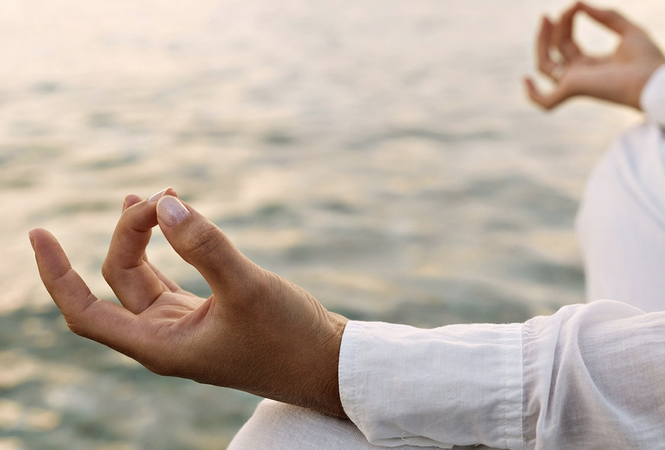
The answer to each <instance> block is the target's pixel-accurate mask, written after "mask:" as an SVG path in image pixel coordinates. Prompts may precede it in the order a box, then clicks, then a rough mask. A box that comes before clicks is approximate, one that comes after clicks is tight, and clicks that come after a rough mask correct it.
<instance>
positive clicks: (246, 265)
mask: <svg viewBox="0 0 665 450" xmlns="http://www.w3.org/2000/svg"><path fill="white" fill-rule="evenodd" d="M155 226H159V227H160V228H161V229H162V231H163V233H164V236H165V237H166V239H167V240H168V241H169V243H170V244H171V245H172V246H173V248H174V249H175V250H176V252H178V253H179V254H180V256H181V257H182V258H183V259H184V260H185V261H187V262H188V263H190V264H192V265H193V266H194V267H196V268H197V269H198V270H199V271H200V272H201V274H202V275H203V277H204V278H205V280H206V281H207V282H208V284H209V285H210V287H211V289H212V292H213V295H212V296H211V297H210V298H208V299H203V298H199V297H197V296H195V295H193V294H191V293H189V292H186V291H184V290H183V289H181V288H180V287H179V286H178V285H177V284H176V283H174V282H173V281H171V280H170V279H169V278H167V277H166V276H164V275H163V274H162V273H161V272H160V271H159V270H158V269H157V268H156V267H155V266H154V265H153V264H152V263H150V262H149V261H148V259H147V258H146V255H145V249H146V246H147V244H148V242H149V240H150V235H151V229H152V228H153V227H155ZM30 238H31V242H32V245H33V248H34V250H35V255H36V259H37V264H38V267H39V273H40V276H41V278H42V281H43V282H44V285H45V286H46V288H47V290H48V291H49V293H50V294H51V296H52V297H53V300H54V301H55V303H56V304H57V306H58V308H60V310H61V312H62V314H63V316H64V317H65V319H66V321H67V324H68V325H69V327H70V329H71V330H72V331H74V332H75V333H77V334H79V335H81V336H84V337H87V338H90V339H93V340H95V341H97V342H100V343H102V344H105V345H107V346H109V347H111V348H113V349H115V350H117V351H119V352H122V353H124V354H126V355H128V356H130V357H132V358H134V359H135V360H137V361H138V362H140V363H141V364H143V365H144V366H145V367H147V368H148V369H150V370H152V371H153V372H155V373H158V374H162V375H172V376H179V377H184V378H190V379H193V380H196V381H199V382H202V383H208V384H214V385H218V386H225V387H231V388H236V389H241V390H244V391H247V392H251V393H254V394H257V395H261V396H264V397H268V398H273V399H276V400H280V401H284V402H288V403H292V404H296V405H300V406H306V407H309V408H313V409H316V410H319V411H322V412H325V413H329V414H333V415H338V416H344V411H343V409H342V406H341V402H340V399H339V393H338V383H337V365H338V358H339V346H340V343H341V336H342V332H343V329H344V326H345V324H346V319H345V318H343V317H341V316H339V315H336V314H333V313H330V312H328V311H327V310H326V309H325V308H324V307H323V306H322V305H321V304H320V303H319V302H318V301H317V300H316V299H315V298H314V297H312V296H311V295H309V294H308V293H307V292H305V291H304V290H303V289H301V288H299V287H298V286H295V285H293V284H291V283H289V282H288V281H286V280H284V279H282V278H280V277H278V276H277V275H275V274H273V273H271V272H268V271H266V270H264V269H262V268H260V267H258V266H257V265H256V264H254V263H252V262H251V261H249V260H248V259H247V258H245V257H244V256H243V255H242V254H241V253H240V252H239V251H238V250H237V249H236V248H235V247H234V246H233V244H232V243H231V242H230V241H229V240H228V238H227V237H226V236H225V235H224V233H223V232H222V231H221V230H220V229H219V228H217V226H215V225H214V224H213V223H212V222H210V221H209V220H207V219H206V218H205V217H203V216H202V215H200V214H199V213H197V212H196V211H195V210H194V209H193V208H192V207H190V206H188V205H186V204H185V203H183V202H181V201H180V200H179V199H178V198H177V197H176V194H175V192H174V191H172V190H166V191H162V192H159V193H157V194H155V195H153V196H152V197H151V198H150V199H148V200H144V201H141V199H140V197H137V196H133V195H132V196H128V197H127V198H126V200H125V205H124V207H123V213H122V216H121V217H120V221H119V222H118V225H117V227H116V229H115V232H114V234H113V238H112V240H111V244H110V248H109V252H108V256H107V258H106V260H105V261H104V264H103V268H102V272H103V275H104V278H105V279H106V281H107V282H108V283H109V285H110V286H111V288H112V289H113V291H114V292H115V294H116V295H117V297H118V299H119V300H120V302H121V304H122V305H118V304H117V303H114V302H111V301H107V300H102V299H98V298H97V297H95V296H94V295H93V294H92V293H91V292H90V290H89V289H88V287H87V286H86V284H85V282H84V281H83V280H82V279H81V277H80V276H79V275H78V274H77V273H76V272H75V271H74V270H73V269H72V267H71V266H70V264H69V261H68V259H67V257H66V256H65V253H64V251H63V250H62V248H61V247H60V244H59V243H58V241H57V240H56V239H55V238H54V237H53V236H52V235H51V234H50V233H49V232H47V231H46V230H42V229H36V230H33V231H31V232H30Z"/></svg>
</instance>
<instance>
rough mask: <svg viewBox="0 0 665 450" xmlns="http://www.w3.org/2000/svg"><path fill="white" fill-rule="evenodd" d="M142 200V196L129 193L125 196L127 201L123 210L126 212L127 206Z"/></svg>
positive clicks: (123, 205)
mask: <svg viewBox="0 0 665 450" xmlns="http://www.w3.org/2000/svg"><path fill="white" fill-rule="evenodd" d="M141 201H142V199H141V197H140V196H138V195H135V194H129V195H127V196H126V197H125V201H124V203H123V204H122V211H123V212H125V210H126V209H127V208H130V207H132V206H134V205H136V204H137V203H140V202H141Z"/></svg>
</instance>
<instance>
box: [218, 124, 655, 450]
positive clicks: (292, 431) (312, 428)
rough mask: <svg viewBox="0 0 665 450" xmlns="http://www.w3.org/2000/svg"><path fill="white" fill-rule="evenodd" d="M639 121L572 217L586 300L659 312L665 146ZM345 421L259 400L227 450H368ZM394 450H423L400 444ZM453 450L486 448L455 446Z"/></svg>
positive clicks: (591, 183)
mask: <svg viewBox="0 0 665 450" xmlns="http://www.w3.org/2000/svg"><path fill="white" fill-rule="evenodd" d="M661 134H662V131H661V130H659V129H658V128H657V127H648V126H643V127H641V128H638V129H636V130H633V131H632V132H630V133H628V134H626V135H625V136H624V137H622V138H621V139H620V140H619V141H618V142H617V144H615V146H614V147H613V148H612V149H611V150H610V151H609V152H608V153H607V154H606V155H605V156H604V157H603V159H602V160H601V161H600V162H599V164H598V166H597V167H596V169H595V170H594V172H593V174H592V175H591V178H590V180H589V182H588V184H587V189H586V191H585V194H584V200H583V203H582V206H581V208H580V212H579V214H578V220H577V228H578V234H579V239H580V244H581V247H582V251H583V254H584V263H585V272H586V277H587V299H588V300H589V301H593V300H600V299H602V298H608V299H612V300H619V301H623V302H626V303H630V304H633V305H634V306H637V307H639V308H640V309H643V310H645V311H657V310H663V309H665V301H664V299H665V170H664V169H663V167H664V166H665V164H663V161H665V144H663V142H664V141H663V138H662V136H661ZM380 448H382V447H377V446H374V445H372V444H370V443H368V442H367V440H366V439H365V437H364V436H363V435H362V433H361V432H360V431H359V430H358V429H357V428H356V427H355V425H353V423H352V422H350V421H345V420H340V419H336V418H333V417H328V416H324V415H322V414H318V413H316V412H313V411H310V410H307V409H304V408H299V407H296V406H290V405H285V404H282V403H278V402H274V401H270V400H266V401H263V402H262V403H261V404H260V405H259V406H258V408H257V410H256V412H255V414H254V416H253V417H252V418H251V419H250V420H249V421H248V422H247V424H245V426H244V427H243V428H242V430H240V432H239V433H238V435H237V436H236V437H235V439H234V440H233V442H232V443H231V445H230V447H229V450H314V449H326V450H370V449H380ZM399 448H401V449H405V450H407V449H413V450H416V449H422V448H423V447H412V446H404V447H399ZM456 448H458V449H463V448H468V449H471V448H474V449H482V448H487V447H483V446H480V447H456Z"/></svg>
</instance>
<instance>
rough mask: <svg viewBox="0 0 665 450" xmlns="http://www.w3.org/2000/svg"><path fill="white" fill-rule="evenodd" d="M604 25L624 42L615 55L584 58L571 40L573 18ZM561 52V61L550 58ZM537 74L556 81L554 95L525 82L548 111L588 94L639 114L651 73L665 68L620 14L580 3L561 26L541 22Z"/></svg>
mask: <svg viewBox="0 0 665 450" xmlns="http://www.w3.org/2000/svg"><path fill="white" fill-rule="evenodd" d="M580 11H581V12H584V13H586V14H587V15H588V16H589V17H591V18H592V19H593V20H595V21H597V22H598V23H600V24H602V25H604V26H606V27H607V28H609V29H610V30H612V31H614V32H615V33H617V34H618V35H619V37H620V43H619V46H618V47H617V48H616V50H615V51H614V53H611V54H608V55H602V56H597V57H596V56H589V55H586V54H584V53H583V52H582V51H581V50H580V47H579V46H578V45H577V43H576V42H575V40H574V39H573V19H574V18H575V16H576V15H577V13H579V12H580ZM553 50H558V52H559V54H560V56H561V60H560V61H557V60H555V59H554V58H553V57H552V51H553ZM537 54H538V69H539V70H540V71H541V72H542V73H543V74H545V75H547V76H548V77H550V78H551V79H552V81H553V82H554V84H555V87H554V90H553V91H551V92H550V93H549V94H543V93H541V92H540V91H539V90H538V89H537V88H536V86H535V84H534V82H533V80H532V79H531V78H526V79H525V84H526V88H527V92H528V94H529V97H530V98H531V99H532V100H533V101H534V102H536V103H537V104H539V105H540V106H542V107H543V108H545V109H552V108H554V107H556V106H558V105H559V104H561V103H562V102H564V101H565V100H567V99H569V98H571V97H575V96H578V95H587V96H590V97H595V98H598V99H601V100H607V101H610V102H614V103H619V104H622V105H628V106H632V107H633V108H637V109H640V104H639V100H640V93H641V92H642V88H644V85H645V84H646V82H647V81H648V79H649V77H650V76H651V74H652V73H653V72H654V71H655V70H656V69H657V68H658V67H659V66H660V65H661V64H664V63H665V57H664V56H663V53H662V52H661V51H660V50H659V49H658V47H657V46H656V44H654V42H653V41H652V40H651V38H649V36H648V35H647V33H646V32H645V31H644V30H642V29H641V28H640V27H638V26H636V25H634V24H633V23H631V22H630V21H628V20H627V19H626V18H625V17H623V16H622V15H621V14H619V13H617V12H615V11H610V10H601V9H596V8H594V7H591V6H589V5H587V4H585V3H581V2H580V3H576V4H575V5H573V6H572V7H571V8H569V9H568V10H567V11H565V12H564V13H563V15H562V16H561V19H560V21H559V22H558V23H553V22H552V21H550V19H548V18H547V17H545V18H543V22H542V25H541V28H540V33H539V35H538V42H537Z"/></svg>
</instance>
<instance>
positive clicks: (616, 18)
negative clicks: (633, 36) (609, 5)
mask: <svg viewBox="0 0 665 450" xmlns="http://www.w3.org/2000/svg"><path fill="white" fill-rule="evenodd" d="M578 5H579V9H580V10H582V11H584V12H585V13H587V14H588V15H589V17H591V18H592V19H594V20H595V21H596V22H598V23H600V24H603V25H605V26H606V27H607V28H609V29H610V30H612V31H614V32H616V33H618V34H620V35H624V34H626V33H627V32H628V31H630V30H631V29H633V28H634V27H635V25H633V23H632V22H631V21H629V20H628V19H626V18H625V17H624V16H623V15H621V14H619V13H618V12H616V11H614V10H611V9H598V8H594V7H593V6H591V5H588V4H586V3H583V2H580V3H578Z"/></svg>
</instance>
